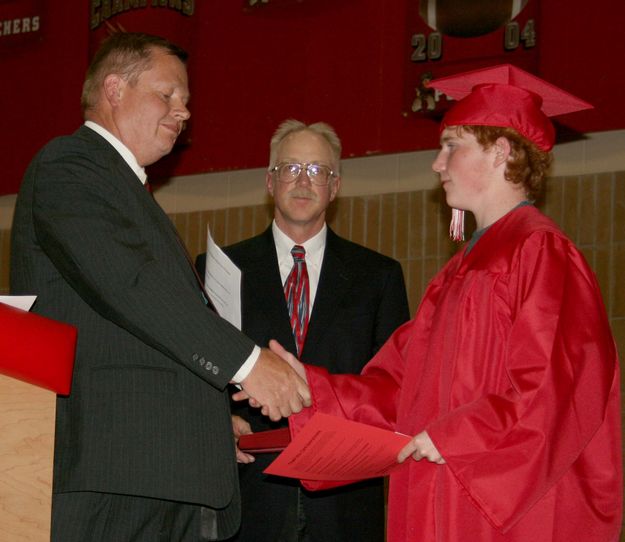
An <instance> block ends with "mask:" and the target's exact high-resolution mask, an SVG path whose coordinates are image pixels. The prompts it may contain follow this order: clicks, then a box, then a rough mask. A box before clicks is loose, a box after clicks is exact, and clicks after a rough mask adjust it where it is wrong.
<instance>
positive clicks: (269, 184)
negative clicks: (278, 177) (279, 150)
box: [265, 172, 273, 198]
mask: <svg viewBox="0 0 625 542" xmlns="http://www.w3.org/2000/svg"><path fill="white" fill-rule="evenodd" d="M265 185H266V186H267V192H268V193H269V195H270V196H271V197H272V198H273V175H272V174H271V173H269V172H267V173H266V175H265Z"/></svg>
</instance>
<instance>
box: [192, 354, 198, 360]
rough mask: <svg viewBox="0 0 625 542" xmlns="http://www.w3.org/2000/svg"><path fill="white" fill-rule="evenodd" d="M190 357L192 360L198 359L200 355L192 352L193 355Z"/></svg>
mask: <svg viewBox="0 0 625 542" xmlns="http://www.w3.org/2000/svg"><path fill="white" fill-rule="evenodd" d="M191 359H192V360H193V361H197V360H198V359H200V356H199V354H193V355H192V356H191Z"/></svg>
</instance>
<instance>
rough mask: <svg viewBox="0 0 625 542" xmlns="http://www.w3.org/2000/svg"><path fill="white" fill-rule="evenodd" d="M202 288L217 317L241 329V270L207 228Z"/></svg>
mask: <svg viewBox="0 0 625 542" xmlns="http://www.w3.org/2000/svg"><path fill="white" fill-rule="evenodd" d="M206 230H207V239H206V272H205V275H204V287H205V288H206V293H207V294H208V296H209V297H210V299H211V301H212V302H213V305H214V306H215V309H216V310H217V313H218V314H219V316H221V317H222V318H224V319H225V320H228V322H230V323H231V324H232V325H233V326H235V327H236V328H237V329H241V270H240V269H239V268H238V267H237V266H236V265H234V263H232V260H231V259H230V258H228V256H226V254H225V253H224V251H223V250H221V249H220V248H219V247H218V246H217V244H216V243H215V241H214V240H213V238H212V236H211V232H210V228H207V229H206Z"/></svg>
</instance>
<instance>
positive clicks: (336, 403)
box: [289, 322, 413, 490]
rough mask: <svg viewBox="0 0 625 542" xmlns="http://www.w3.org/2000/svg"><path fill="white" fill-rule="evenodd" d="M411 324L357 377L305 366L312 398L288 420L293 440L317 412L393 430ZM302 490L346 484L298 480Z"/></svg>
mask: <svg viewBox="0 0 625 542" xmlns="http://www.w3.org/2000/svg"><path fill="white" fill-rule="evenodd" d="M412 326H413V322H408V323H406V324H404V325H403V326H401V327H400V328H398V329H397V330H396V331H395V333H393V335H391V337H390V338H389V340H388V341H387V342H386V343H385V344H384V346H383V347H382V348H381V349H380V351H379V352H378V353H377V354H376V355H375V357H373V358H372V359H371V361H369V363H368V364H367V365H366V366H365V367H364V368H363V370H362V373H361V374H360V375H346V374H345V375H335V374H330V373H329V372H328V371H327V369H325V368H324V367H318V366H313V365H306V378H307V380H308V385H309V387H310V391H311V394H312V400H313V404H312V406H311V407H310V408H306V409H304V410H302V411H301V412H300V413H298V414H294V415H292V416H290V417H289V429H290V432H291V436H292V437H294V436H295V435H296V434H297V433H298V432H299V431H300V430H301V429H302V427H303V426H304V425H306V423H307V422H308V420H310V418H311V417H312V416H313V414H314V413H315V412H317V411H319V412H324V413H325V414H332V415H334V416H340V417H343V418H346V419H350V420H354V421H358V422H362V423H367V424H369V425H374V426H377V427H382V428H385V429H393V428H394V427H395V420H396V415H397V401H398V396H399V390H400V387H401V383H402V380H403V374H404V353H405V349H406V344H407V342H408V340H409V338H410V335H411V329H412ZM302 484H303V486H304V487H305V488H306V489H309V490H318V489H328V488H332V487H337V486H341V485H345V484H346V482H319V481H310V480H302Z"/></svg>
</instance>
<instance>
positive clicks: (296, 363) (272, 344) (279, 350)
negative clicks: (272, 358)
mask: <svg viewBox="0 0 625 542" xmlns="http://www.w3.org/2000/svg"><path fill="white" fill-rule="evenodd" d="M269 348H270V350H271V351H272V352H273V353H274V354H278V356H280V357H281V358H282V359H283V360H284V361H286V362H287V363H288V364H289V365H290V366H291V367H293V369H295V372H296V373H297V374H298V375H299V376H300V377H301V378H302V379H303V380H304V381H305V382H306V383H307V384H308V381H307V380H306V369H305V368H304V364H303V363H302V362H301V361H300V360H298V359H297V358H296V357H295V356H294V355H293V354H291V352H288V351H286V350H285V349H284V347H283V346H282V345H281V344H280V343H279V342H278V341H276V340H275V339H271V340H270V341H269Z"/></svg>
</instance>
